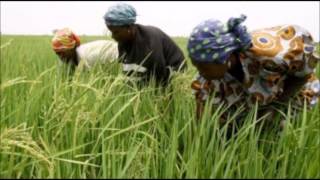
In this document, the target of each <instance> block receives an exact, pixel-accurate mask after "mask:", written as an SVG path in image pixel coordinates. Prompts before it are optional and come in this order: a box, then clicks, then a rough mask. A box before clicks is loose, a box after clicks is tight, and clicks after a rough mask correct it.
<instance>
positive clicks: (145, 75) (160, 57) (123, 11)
mask: <svg viewBox="0 0 320 180" xmlns="http://www.w3.org/2000/svg"><path fill="white" fill-rule="evenodd" d="M136 16H137V13H136V10H135V8H134V7H132V6H131V5H128V4H124V3H119V4H116V5H114V6H111V7H110V8H109V9H108V11H107V12H106V13H105V15H104V21H105V24H106V26H107V27H108V29H109V30H110V31H111V33H112V38H113V39H115V40H116V41H117V42H118V51H119V59H120V61H121V62H122V64H123V72H124V73H126V74H128V75H131V74H133V73H134V75H135V76H138V77H139V78H141V79H142V80H149V79H150V78H151V77H155V80H156V82H158V83H161V84H164V85H165V84H167V83H168V81H169V77H170V74H171V72H172V71H180V70H184V69H185V68H186V63H185V57H184V55H183V53H182V51H181V49H180V48H179V47H178V46H177V45H176V44H175V42H174V41H173V40H172V39H171V38H170V37H169V36H168V35H167V34H166V33H164V32H163V31H162V30H160V29H159V28H157V27H153V26H145V25H141V24H135V22H136Z"/></svg>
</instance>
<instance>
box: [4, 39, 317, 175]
mask: <svg viewBox="0 0 320 180" xmlns="http://www.w3.org/2000/svg"><path fill="white" fill-rule="evenodd" d="M102 38H103V37H100V38H99V37H84V38H82V39H83V42H86V41H90V40H94V39H102ZM50 39H51V37H49V36H1V89H0V92H1V102H0V108H1V115H0V117H1V119H0V124H1V126H0V130H1V133H0V140H1V142H0V177H1V178H6V177H7V178H320V171H319V169H320V155H319V153H320V151H319V149H320V118H319V115H320V112H319V105H317V106H316V107H315V108H313V109H312V110H311V111H306V110H305V111H304V112H303V113H301V114H299V116H298V117H297V118H293V117H291V116H290V114H291V113H290V111H291V108H290V107H289V108H288V109H287V110H286V111H285V112H284V113H285V114H287V115H286V118H287V121H288V123H287V126H286V128H285V130H284V131H283V132H281V133H279V132H278V131H276V130H273V129H271V130H268V131H265V130H264V131H262V130H261V129H260V127H259V126H255V124H256V122H257V121H260V120H261V119H257V117H256V113H255V111H256V110H255V109H252V111H251V112H250V113H249V114H248V115H247V116H246V117H245V119H246V121H245V125H244V126H243V127H242V128H241V129H240V130H239V132H238V133H237V134H236V135H235V136H233V137H231V138H230V139H229V140H227V138H226V128H225V127H224V128H219V127H218V120H217V119H218V118H219V116H220V115H221V113H222V112H223V111H225V110H226V109H224V108H222V107H220V108H217V109H216V110H215V111H214V113H213V114H210V115H209V114H208V109H209V108H210V107H209V106H207V108H206V110H205V114H204V117H203V119H202V121H201V123H199V122H197V121H195V101H194V97H193V95H192V94H191V89H190V83H191V81H192V78H193V76H194V74H195V72H196V70H195V69H194V68H193V67H192V65H191V64H190V61H188V63H189V69H188V71H187V72H185V73H183V74H176V75H175V76H174V77H173V81H172V85H171V86H170V87H169V88H168V89H159V88H157V87H156V86H155V85H154V83H151V84H150V85H148V86H147V87H145V88H139V87H137V86H136V85H135V83H128V82H130V81H133V80H131V79H130V78H128V77H126V76H125V75H123V74H122V72H121V66H120V65H119V64H117V63H110V64H108V65H105V66H96V67H94V69H93V70H92V71H90V72H87V71H86V72H81V73H80V72H76V73H75V75H74V77H73V78H72V79H69V78H68V77H67V76H66V75H65V74H63V73H62V72H61V68H60V67H59V66H58V60H57V57H56V55H55V54H54V52H53V51H52V50H51V46H50ZM176 42H177V43H178V44H179V46H180V47H181V48H182V49H183V51H184V52H185V54H186V39H183V38H179V39H176ZM318 69H319V65H318ZM318 75H319V71H318ZM169 89H171V91H170V90H169ZM170 97H172V99H171V98H170ZM236 116H237V114H233V116H231V117H230V119H229V120H230V121H231V120H233V119H234V118H236Z"/></svg>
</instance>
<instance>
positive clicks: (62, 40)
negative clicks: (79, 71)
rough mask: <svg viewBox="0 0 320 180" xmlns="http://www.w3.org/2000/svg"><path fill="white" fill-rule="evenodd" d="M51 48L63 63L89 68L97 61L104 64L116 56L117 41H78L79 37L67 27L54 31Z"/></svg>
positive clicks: (73, 66)
mask: <svg viewBox="0 0 320 180" xmlns="http://www.w3.org/2000/svg"><path fill="white" fill-rule="evenodd" d="M52 49H53V50H54V52H55V53H56V54H57V55H58V56H59V59H60V60H61V62H63V63H67V64H69V65H70V66H71V67H72V68H75V67H77V66H79V65H80V64H82V65H83V67H84V68H85V69H90V68H91V67H92V66H94V65H95V64H96V63H97V62H99V63H101V64H104V63H107V62H109V61H113V60H115V59H117V58H118V51H117V43H116V42H114V41H111V40H96V41H92V42H88V43H83V44H81V43H80V38H79V37H78V36H77V35H76V34H75V33H74V32H72V30H71V29H69V28H63V29H60V30H57V31H56V32H55V35H54V37H53V38H52Z"/></svg>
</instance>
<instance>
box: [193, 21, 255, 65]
mask: <svg viewBox="0 0 320 180" xmlns="http://www.w3.org/2000/svg"><path fill="white" fill-rule="evenodd" d="M245 19H246V16H245V15H241V16H240V17H239V18H230V19H229V20H228V23H227V24H223V23H222V22H220V21H219V20H215V19H209V20H206V21H204V22H202V23H201V24H199V25H198V26H196V27H195V28H194V29H193V32H192V33H191V36H190V38H189V41H188V47H187V49H188V52H189V56H190V58H191V59H192V61H194V62H205V63H218V64H224V63H225V62H226V60H227V59H228V57H229V56H230V55H231V54H232V53H233V52H234V51H237V50H246V49H247V48H249V47H250V44H251V36H250V34H249V33H248V32H247V29H246V27H245V26H242V25H241V23H242V22H244V21H245Z"/></svg>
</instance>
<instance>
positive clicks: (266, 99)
mask: <svg viewBox="0 0 320 180" xmlns="http://www.w3.org/2000/svg"><path fill="white" fill-rule="evenodd" d="M245 19H246V16H244V15H242V16H241V17H239V18H230V19H229V20H228V22H227V23H226V24H224V23H222V22H220V21H219V20H215V19H209V20H206V21H204V22H202V23H201V24H199V25H198V26H196V27H195V28H194V29H193V32H192V33H191V36H190V38H189V41H188V53H189V56H190V59H191V61H192V64H193V65H194V66H195V67H196V68H197V70H198V72H199V73H198V75H197V76H196V78H195V80H194V81H193V82H192V85H191V87H192V89H193V91H194V94H195V98H196V102H197V117H198V118H199V119H200V118H201V114H202V112H203V108H204V103H205V101H207V100H209V99H210V100H211V101H210V102H212V104H213V106H217V105H220V104H224V105H225V106H226V107H228V112H227V113H224V114H223V115H222V117H221V124H223V123H225V120H226V119H227V115H228V113H230V114H232V113H234V112H235V111H236V110H239V109H240V108H243V114H246V112H248V110H250V109H252V107H254V105H255V103H258V108H259V109H258V112H259V113H258V115H259V116H262V115H267V117H268V118H267V119H268V120H270V121H269V122H271V124H273V125H274V123H279V122H274V117H275V114H276V109H279V108H280V109H281V108H283V109H285V108H287V107H288V103H289V101H291V102H292V106H298V107H300V109H302V108H301V107H302V106H303V102H304V100H306V102H307V106H308V107H312V106H315V105H316V103H317V101H318V99H319V94H320V83H319V80H318V78H317V77H316V74H315V68H316V64H317V62H318V61H319V55H318V54H316V48H315V43H314V41H313V40H312V37H311V35H310V33H309V32H308V31H307V30H306V29H304V28H303V27H300V26H297V25H283V26H276V27H271V28H265V29H259V30H255V31H252V32H251V33H249V32H247V29H246V27H245V26H244V25H242V23H243V22H244V21H245ZM212 96H214V97H212ZM211 98H212V99H211ZM298 109H299V108H298ZM285 113H286V111H285ZM230 114H229V115H230ZM284 122H285V121H284V120H282V121H280V128H283V126H284ZM269 124H270V123H269ZM276 126H278V125H276ZM278 127H279V126H278Z"/></svg>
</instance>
